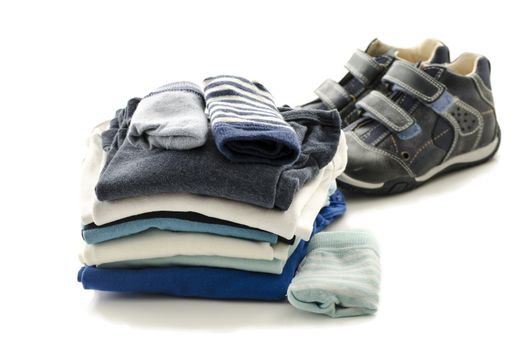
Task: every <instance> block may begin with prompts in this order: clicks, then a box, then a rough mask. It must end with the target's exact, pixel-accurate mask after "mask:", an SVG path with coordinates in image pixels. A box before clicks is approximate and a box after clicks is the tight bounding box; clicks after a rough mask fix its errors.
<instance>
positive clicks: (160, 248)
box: [79, 230, 289, 265]
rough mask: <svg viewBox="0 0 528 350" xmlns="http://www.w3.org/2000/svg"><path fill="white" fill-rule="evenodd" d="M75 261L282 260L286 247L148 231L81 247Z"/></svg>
mask: <svg viewBox="0 0 528 350" xmlns="http://www.w3.org/2000/svg"><path fill="white" fill-rule="evenodd" d="M82 245H83V246H82V248H81V254H80V255H79V259H80V260H81V262H82V263H83V264H86V265H99V264H105V263H112V262H118V261H128V260H139V259H151V258H166V257H172V256H178V255H199V256H203V255H205V256H222V257H229V258H243V259H259V260H273V259H279V260H286V259H287V258H288V248H289V245H288V244H285V243H282V242H279V243H277V244H274V245H271V244H270V243H269V242H256V241H250V240H247V239H240V238H232V237H224V236H219V235H211V234H206V233H194V232H193V233H188V232H178V234H174V232H170V231H161V230H149V231H147V232H144V233H140V234H137V235H133V236H128V237H124V238H119V239H114V240H111V241H107V242H103V243H99V244H86V243H84V242H83V243H82Z"/></svg>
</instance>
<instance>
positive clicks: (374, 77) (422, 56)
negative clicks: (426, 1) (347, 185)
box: [301, 39, 449, 127]
mask: <svg viewBox="0 0 528 350" xmlns="http://www.w3.org/2000/svg"><path fill="white" fill-rule="evenodd" d="M398 60H403V61H407V62H410V63H417V62H421V61H424V62H431V63H448V62H449V49H448V48H447V46H445V45H444V44H443V43H442V42H440V41H438V40H435V39H427V40H424V41H423V42H422V43H421V44H420V45H418V46H416V47H413V48H397V47H393V46H390V45H387V44H384V43H382V42H381V41H379V40H378V39H374V40H373V41H372V42H371V43H370V44H369V45H368V47H367V49H366V50H365V51H361V50H357V51H356V52H355V53H354V54H353V55H352V57H351V58H350V59H349V60H348V62H347V63H346V64H345V68H346V69H347V71H348V73H347V74H346V75H345V76H344V77H343V78H342V79H341V80H340V81H339V83H337V82H335V81H333V80H331V79H327V80H326V81H325V82H323V84H321V86H319V87H318V88H317V90H315V94H316V95H317V96H318V98H317V99H316V100H314V101H312V102H309V103H307V104H305V105H303V106H301V107H303V108H310V109H337V110H338V111H339V113H340V115H341V120H342V127H345V126H347V125H349V124H351V123H353V122H354V121H355V120H356V119H357V118H358V115H359V114H358V112H359V111H358V110H357V109H356V102H357V101H358V100H359V99H360V98H362V97H363V96H365V95H366V94H367V93H369V92H370V91H372V90H378V91H382V92H384V93H386V92H388V91H386V90H385V85H384V84H382V83H381V77H382V76H383V75H384V74H385V73H386V72H387V69H389V67H390V66H391V65H392V64H393V63H394V62H395V61H398Z"/></svg>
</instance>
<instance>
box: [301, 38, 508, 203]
mask: <svg viewBox="0 0 528 350" xmlns="http://www.w3.org/2000/svg"><path fill="white" fill-rule="evenodd" d="M345 67H346V69H347V71H348V73H347V74H346V75H345V76H344V77H343V78H342V79H341V80H340V81H339V82H335V81H333V80H330V79H329V80H326V81H325V82H324V83H323V84H322V85H321V86H320V87H319V88H318V89H317V90H316V91H315V93H316V95H317V97H318V98H317V99H316V100H314V101H312V102H309V103H307V104H305V105H304V106H303V107H304V108H315V109H337V110H338V111H339V113H340V114H341V118H342V125H343V127H344V131H345V135H346V139H347V144H348V165H347V168H346V170H345V172H344V173H343V174H342V175H341V176H340V177H339V179H338V180H339V182H340V183H341V184H342V185H344V187H349V188H351V189H353V190H356V191H360V192H363V193H370V194H389V193H398V192H403V191H407V190H410V189H413V188H415V187H417V186H419V185H421V184H423V183H424V182H426V181H428V180H430V179H432V178H433V177H435V176H437V175H440V174H443V173H446V172H448V171H452V170H456V169H462V168H466V167H469V166H472V165H477V164H480V163H483V162H486V161H487V160H489V159H491V158H492V157H493V155H494V154H495V152H496V151H497V149H498V148H499V144H500V129H499V125H498V123H497V120H496V116H495V106H494V103H493V96H492V92H491V84H490V62H489V60H488V59H487V58H486V57H484V56H481V55H478V54H474V53H463V54H461V55H460V56H459V57H458V58H457V59H456V60H454V61H452V62H451V61H450V58H449V49H448V48H447V46H446V45H444V44H443V43H442V42H440V41H438V40H433V39H427V40H425V41H424V42H422V43H421V44H420V45H418V46H416V47H414V48H397V47H393V46H389V45H387V44H384V43H382V42H381V41H379V40H377V39H375V40H374V41H372V42H371V43H370V45H369V46H368V47H367V49H366V50H365V51H360V50H358V51H356V52H355V53H354V54H353V55H352V57H351V58H350V60H349V61H348V62H347V63H346V65H345Z"/></svg>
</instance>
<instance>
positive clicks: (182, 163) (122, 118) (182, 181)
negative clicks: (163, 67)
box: [96, 99, 341, 210]
mask: <svg viewBox="0 0 528 350" xmlns="http://www.w3.org/2000/svg"><path fill="white" fill-rule="evenodd" d="M138 102H139V99H133V100H131V101H129V104H128V105H127V107H126V108H125V109H123V110H121V111H118V113H117V115H116V118H114V120H113V121H112V122H111V125H110V128H109V129H108V130H106V131H105V132H104V133H103V148H104V149H105V150H106V151H107V160H106V163H105V166H104V168H103V171H102V172H101V175H100V178H99V181H98V183H97V185H96V195H97V198H98V199H99V200H101V201H106V200H116V199H121V198H130V197H137V196H145V195H150V194H158V193H177V192H186V193H193V194H201V195H206V196H211V197H219V198H226V199H231V200H235V201H239V202H244V203H249V204H254V205H257V206H261V207H265V208H278V209H281V210H286V209H288V207H289V206H290V204H291V202H292V200H293V197H294V195H295V193H296V192H297V191H298V190H299V189H300V188H302V186H303V185H304V184H305V183H306V182H307V181H309V180H310V179H312V178H313V177H315V176H316V175H317V174H318V173H319V170H320V169H321V168H322V167H324V166H325V165H327V164H328V163H329V162H330V161H331V160H332V158H333V157H334V155H335V153H336V150H337V146H338V144H339V138H340V132H341V130H340V118H339V113H337V111H330V112H328V111H308V110H287V111H284V112H282V115H283V117H284V120H286V121H287V122H288V123H289V124H290V126H291V127H292V128H293V130H295V132H296V133H297V136H298V138H299V140H302V146H301V155H300V156H299V158H298V159H297V161H296V162H295V163H293V164H288V165H281V166H278V165H270V164H258V163H251V164H249V163H233V162H231V161H230V160H228V159H226V158H225V157H224V156H222V154H221V153H219V152H218V150H217V148H216V145H215V143H214V140H213V139H212V136H211V133H210V132H209V135H208V139H207V141H206V143H205V145H204V146H202V147H199V148H195V149H192V150H161V149H144V148H141V147H135V146H134V145H133V144H131V143H130V141H129V140H127V139H126V132H125V130H126V129H127V128H128V124H129V123H130V118H131V116H132V114H133V112H134V110H135V105H137V103H138ZM123 138H124V139H123Z"/></svg>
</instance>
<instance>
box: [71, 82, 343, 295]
mask: <svg viewBox="0 0 528 350" xmlns="http://www.w3.org/2000/svg"><path fill="white" fill-rule="evenodd" d="M203 91H204V92H202V89H201V88H200V87H199V86H197V85H195V84H192V83H188V82H179V83H173V84H169V85H165V86H162V87H161V88H159V89H157V90H155V91H153V92H152V93H150V94H148V95H147V96H146V97H144V98H143V99H140V98H133V99H131V100H130V101H128V104H127V105H126V107H125V108H123V109H120V110H118V111H117V112H116V115H115V117H114V119H112V120H111V121H109V122H105V123H102V124H100V125H98V126H97V127H95V129H94V130H93V132H92V134H91V136H90V138H89V144H88V151H87V155H86V157H85V159H84V162H83V169H82V189H81V202H82V224H83V226H82V237H83V240H84V242H83V245H82V247H81V253H80V259H81V261H82V263H84V264H85V266H84V267H82V268H81V270H80V271H79V274H78V280H79V282H81V283H82V284H83V286H84V288H86V289H95V290H104V291H117V292H138V293H157V294H169V295H174V296H185V297H204V298H215V299H258V300H280V299H283V298H285V296H286V293H287V289H288V286H289V284H290V282H291V281H292V279H293V277H294V275H295V273H296V271H297V268H298V266H299V263H300V262H301V260H302V259H303V258H304V257H305V255H306V253H307V251H308V241H309V240H310V238H311V237H312V236H313V235H314V234H316V233H317V232H319V231H321V230H322V229H323V228H324V227H326V226H327V225H328V224H329V223H331V222H332V221H333V220H334V219H335V218H337V217H338V216H340V215H342V214H343V213H344V211H345V202H344V198H343V195H342V194H341V193H340V192H339V190H337V188H336V185H335V178H336V177H337V176H338V175H339V174H341V172H342V171H343V170H344V168H345V165H346V160H347V147H346V141H345V138H344V135H343V133H342V131H341V130H340V117H339V114H338V113H337V112H336V111H319V110H301V109H291V108H277V107H276V106H275V103H274V101H273V97H272V96H271V94H270V93H269V92H268V91H267V90H266V89H265V88H264V86H262V85H261V84H260V83H257V82H253V81H249V80H246V79H244V78H240V77H234V76H217V77H213V78H208V79H206V80H205V81H204V90H203Z"/></svg>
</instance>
